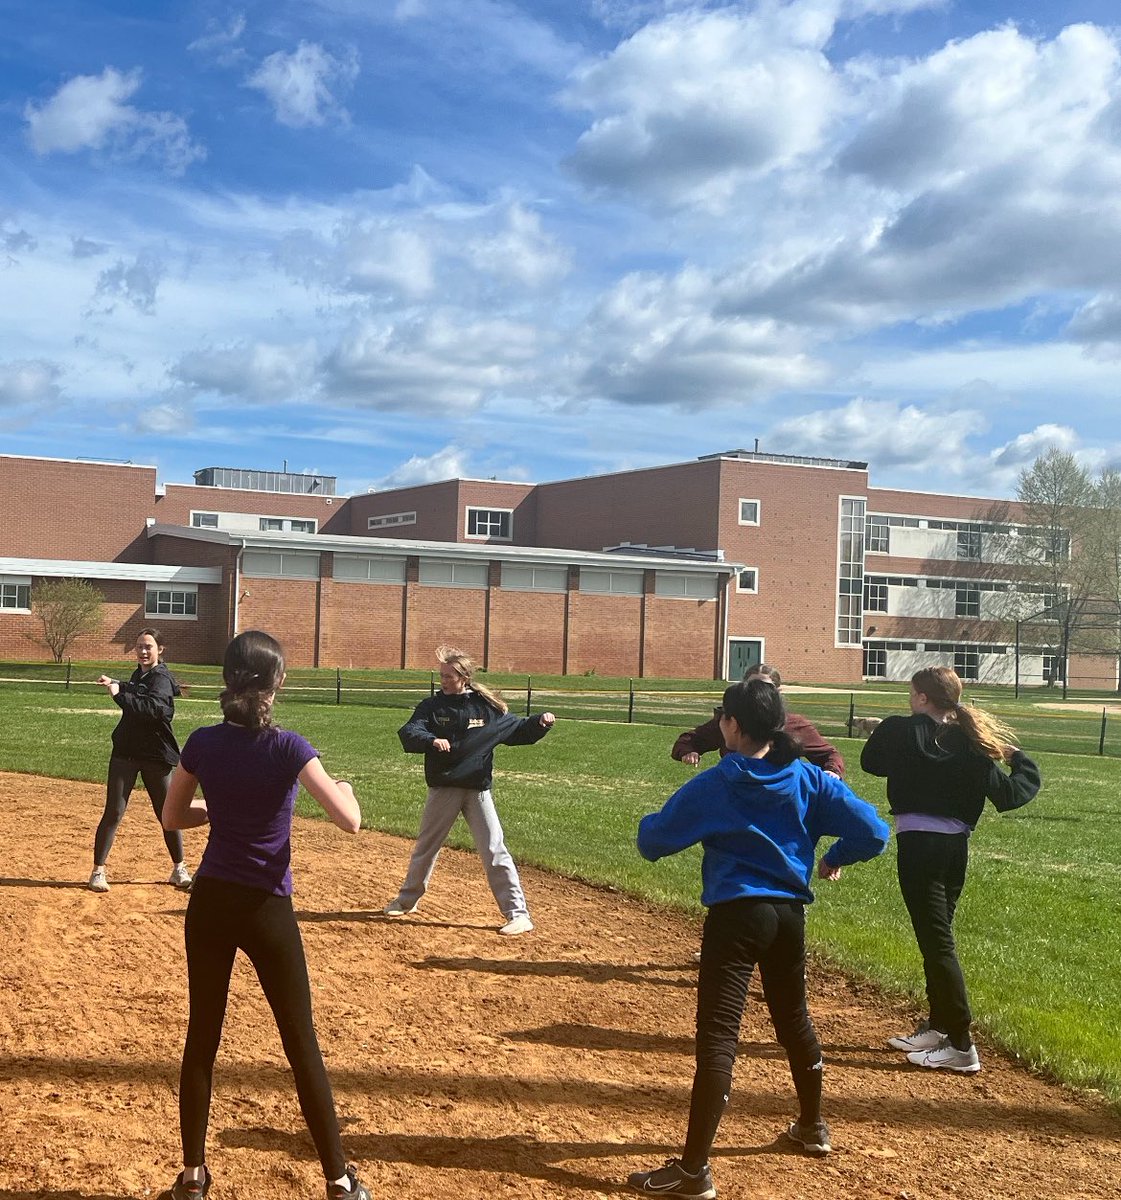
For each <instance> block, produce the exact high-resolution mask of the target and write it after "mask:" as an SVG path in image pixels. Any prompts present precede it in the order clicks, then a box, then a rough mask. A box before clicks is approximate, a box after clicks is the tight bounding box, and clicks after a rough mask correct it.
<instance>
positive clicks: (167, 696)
mask: <svg viewBox="0 0 1121 1200" xmlns="http://www.w3.org/2000/svg"><path fill="white" fill-rule="evenodd" d="M178 694H179V689H178V687H177V686H176V683H175V680H174V679H172V677H171V672H170V671H169V670H168V669H167V667H165V666H164V665H163V663H157V664H156V665H155V666H154V667H151V668H150V669H149V670H148V671H141V670H140V668H139V667H137V668H136V670H135V671H133V673H132V677H131V678H130V679H128V680H127V681H126V680H124V679H122V680H121V684H120V690H119V691H118V692H117V694H116V695H115V696H114V697H113V699H114V700H115V701H116V703H117V707H118V708H119V709H120V710H121V719H120V721H118V722H117V728H116V729H114V730H113V753H114V754H116V755H117V756H118V757H120V758H132V759H140V760H142V761H144V760H155V761H156V762H162V763H167V765H168V766H169V767H174V766H175V764H176V763H177V762H178V761H179V743H178V742H177V741H176V740H175V734H174V733H172V732H171V720H172V718H173V717H174V716H175V697H176V696H177V695H178Z"/></svg>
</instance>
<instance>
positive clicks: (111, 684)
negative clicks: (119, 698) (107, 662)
mask: <svg viewBox="0 0 1121 1200" xmlns="http://www.w3.org/2000/svg"><path fill="white" fill-rule="evenodd" d="M97 682H98V683H99V684H100V685H101V686H102V687H103V688H104V689H105V690H106V691H107V692H108V693H109V695H110V696H115V695H116V694H117V693H118V692H119V691H120V690H121V685H120V684H119V683H118V682H117V681H116V680H115V679H114V678H113V677H112V676H111V675H99V676H98V677H97Z"/></svg>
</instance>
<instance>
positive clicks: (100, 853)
mask: <svg viewBox="0 0 1121 1200" xmlns="http://www.w3.org/2000/svg"><path fill="white" fill-rule="evenodd" d="M163 650H164V646H163V638H162V637H161V636H160V633H159V630H158V629H151V628H146V629H142V630H141V631H140V632H139V634H137V636H136V670H135V671H133V673H132V677H131V678H130V679H129V680H128V682H127V683H126V682H124V681H122V680H120V679H113V678H112V677H111V676H109V675H101V676H99V677H98V680H97V682H98V683H99V684H100V685H101V686H102V687H103V688H104V689H105V690H106V691H107V692H108V693H109V695H110V696H112V697H113V699H114V700H115V701H116V703H117V707H118V708H119V709H120V710H121V719H120V721H119V722H118V723H117V727H116V729H114V730H113V753H112V755H111V756H110V758H109V779H108V783H107V786H106V797H105V812H104V813H103V814H102V817H101V821H100V823H99V824H98V826H97V833H96V835H95V836H94V841H93V874H92V875H90V882H89V887H90V891H91V892H107V891H108V890H109V880H108V878H107V877H106V873H105V864H106V862H107V861H108V859H109V851H110V850H112V848H113V839H114V838H115V837H116V836H117V826H118V825H120V823H121V818H122V817H123V816H124V815H125V809H126V808H127V807H128V800H129V796H130V795H131V793H132V789H133V788H134V787H135V786H136V777H137V776H138V775H139V776H140V778H141V779H142V780H143V781H144V787H145V790H146V791H147V792H148V798H149V799H150V800H151V801H152V808H153V809H154V810H155V813H156V819H157V820H162V818H163V803H164V800H165V799H166V798H167V787H168V784H169V783H170V782H171V774H172V772H173V771H174V770H175V766H176V764H177V763H178V762H179V744H178V743H177V742H176V740H175V734H174V733H172V732H171V721H172V718H173V717H174V716H175V697H176V696H177V695H178V694H179V686H178V684H176V682H175V680H174V679H173V678H172V677H171V672H170V671H169V670H168V669H167V667H165V666H164V665H163V663H162V662H161V659H162V658H163ZM163 840H164V845H166V846H167V852H168V854H169V855H171V862H172V869H171V875H170V877H169V878H168V883H170V884H171V885H172V886H173V887H177V888H180V889H181V890H183V891H190V888H191V875H190V872H189V871H188V870H187V864H186V863H185V862H184V861H183V835H182V834H181V833H180V832H179V831H178V830H165V831H164V835H163Z"/></svg>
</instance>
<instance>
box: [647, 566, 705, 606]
mask: <svg viewBox="0 0 1121 1200" xmlns="http://www.w3.org/2000/svg"><path fill="white" fill-rule="evenodd" d="M717 590H718V582H717V577H716V576H715V575H701V574H700V573H692V572H686V571H655V572H654V595H655V596H665V597H668V598H670V599H673V600H715V599H716V595H717Z"/></svg>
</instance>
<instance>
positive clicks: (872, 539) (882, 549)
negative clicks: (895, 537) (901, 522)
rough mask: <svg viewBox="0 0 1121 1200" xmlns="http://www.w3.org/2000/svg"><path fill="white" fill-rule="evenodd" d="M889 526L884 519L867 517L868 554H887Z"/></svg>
mask: <svg viewBox="0 0 1121 1200" xmlns="http://www.w3.org/2000/svg"><path fill="white" fill-rule="evenodd" d="M890 529H891V526H890V525H889V524H888V521H887V518H886V517H869V518H868V529H867V537H868V552H869V553H870V554H871V553H873V552H874V553H877V554H887V553H888V538H889V536H890V533H889V531H890Z"/></svg>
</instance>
